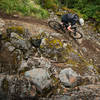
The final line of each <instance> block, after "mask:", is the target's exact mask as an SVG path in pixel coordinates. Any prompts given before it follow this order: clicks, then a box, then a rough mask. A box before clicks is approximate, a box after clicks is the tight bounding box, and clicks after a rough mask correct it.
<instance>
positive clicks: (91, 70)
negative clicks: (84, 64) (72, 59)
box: [87, 65, 97, 75]
mask: <svg viewBox="0 0 100 100" xmlns="http://www.w3.org/2000/svg"><path fill="white" fill-rule="evenodd" d="M88 70H89V71H88V72H87V73H88V75H96V74H97V71H96V69H95V68H94V66H93V65H89V66H88Z"/></svg>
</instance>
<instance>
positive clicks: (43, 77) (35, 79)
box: [25, 68, 51, 92]
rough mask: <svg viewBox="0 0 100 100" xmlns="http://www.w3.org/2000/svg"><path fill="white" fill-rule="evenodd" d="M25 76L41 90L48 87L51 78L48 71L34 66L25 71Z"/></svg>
mask: <svg viewBox="0 0 100 100" xmlns="http://www.w3.org/2000/svg"><path fill="white" fill-rule="evenodd" d="M25 76H26V77H29V78H30V80H31V81H32V83H33V84H35V85H36V87H37V89H38V90H39V91H40V92H42V90H43V89H45V88H49V86H50V85H51V80H50V76H49V74H48V72H47V71H46V70H44V69H42V68H35V69H33V70H30V71H27V72H25Z"/></svg>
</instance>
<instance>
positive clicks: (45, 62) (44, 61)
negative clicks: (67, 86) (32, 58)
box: [39, 57, 52, 69]
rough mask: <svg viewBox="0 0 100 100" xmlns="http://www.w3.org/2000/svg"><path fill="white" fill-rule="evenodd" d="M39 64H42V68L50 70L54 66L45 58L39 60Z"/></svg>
mask: <svg viewBox="0 0 100 100" xmlns="http://www.w3.org/2000/svg"><path fill="white" fill-rule="evenodd" d="M39 63H40V67H41V68H46V69H49V68H51V66H52V65H51V63H50V61H49V60H48V59H46V58H44V57H41V58H40V59H39Z"/></svg>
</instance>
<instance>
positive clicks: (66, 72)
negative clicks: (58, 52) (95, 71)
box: [59, 68, 79, 87]
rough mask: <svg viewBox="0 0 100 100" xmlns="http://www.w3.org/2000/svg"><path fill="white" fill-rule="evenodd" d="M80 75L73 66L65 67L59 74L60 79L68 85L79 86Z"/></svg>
mask: <svg viewBox="0 0 100 100" xmlns="http://www.w3.org/2000/svg"><path fill="white" fill-rule="evenodd" d="M78 77H79V75H78V74H77V73H76V72H75V71H73V70H72V69H71V68H65V69H63V70H61V72H60V74H59V79H60V81H61V82H62V83H63V84H64V85H65V86H67V87H72V86H77V79H78Z"/></svg>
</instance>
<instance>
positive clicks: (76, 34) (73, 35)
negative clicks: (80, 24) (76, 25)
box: [69, 31, 83, 39]
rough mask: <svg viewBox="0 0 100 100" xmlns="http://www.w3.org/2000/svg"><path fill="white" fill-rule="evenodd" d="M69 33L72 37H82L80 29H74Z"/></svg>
mask: <svg viewBox="0 0 100 100" xmlns="http://www.w3.org/2000/svg"><path fill="white" fill-rule="evenodd" d="M69 35H70V36H71V37H72V38H74V39H81V38H82V37H83V35H82V33H81V32H80V31H76V33H73V32H70V34H69Z"/></svg>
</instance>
